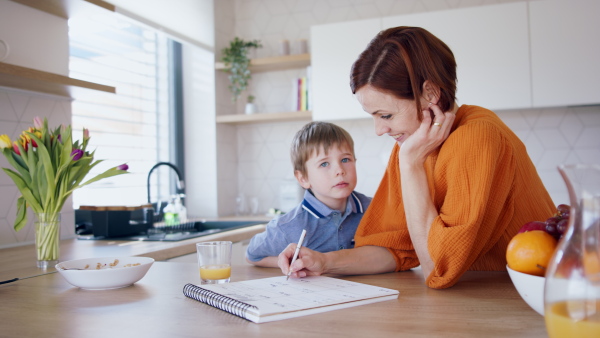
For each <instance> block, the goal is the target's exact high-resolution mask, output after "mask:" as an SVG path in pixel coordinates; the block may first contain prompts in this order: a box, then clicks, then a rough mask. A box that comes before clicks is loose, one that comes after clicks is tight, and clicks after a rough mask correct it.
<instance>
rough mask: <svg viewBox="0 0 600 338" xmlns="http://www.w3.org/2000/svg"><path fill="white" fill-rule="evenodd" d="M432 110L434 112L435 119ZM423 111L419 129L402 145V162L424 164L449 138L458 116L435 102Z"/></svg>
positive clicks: (400, 156)
mask: <svg viewBox="0 0 600 338" xmlns="http://www.w3.org/2000/svg"><path fill="white" fill-rule="evenodd" d="M430 111H431V112H433V114H434V118H433V121H432V119H431V113H430ZM422 113H423V121H421V125H420V126H419V129H417V130H416V131H415V132H414V134H412V135H411V136H409V137H408V138H407V139H406V140H405V141H404V142H403V143H402V144H401V146H400V153H399V159H400V162H404V163H405V164H408V165H417V164H418V165H421V164H423V163H424V162H425V159H426V158H427V156H429V154H431V153H432V152H433V151H434V150H435V149H437V148H438V147H439V146H440V145H441V144H442V143H443V142H444V141H445V140H446V139H447V138H448V135H450V130H451V129H452V124H453V123H454V118H455V117H456V116H455V114H454V113H453V112H445V113H444V112H442V110H441V109H440V108H439V107H438V106H437V105H435V104H430V105H429V107H428V109H425V110H423V112H422Z"/></svg>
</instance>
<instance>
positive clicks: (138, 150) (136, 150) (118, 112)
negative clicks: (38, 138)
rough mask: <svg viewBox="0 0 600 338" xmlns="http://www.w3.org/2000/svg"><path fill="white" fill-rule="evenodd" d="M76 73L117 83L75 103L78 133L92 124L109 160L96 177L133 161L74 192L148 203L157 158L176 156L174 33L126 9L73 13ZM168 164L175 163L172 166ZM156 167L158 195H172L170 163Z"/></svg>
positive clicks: (109, 201) (101, 201) (107, 201)
mask: <svg viewBox="0 0 600 338" xmlns="http://www.w3.org/2000/svg"><path fill="white" fill-rule="evenodd" d="M69 43H70V47H69V48H70V60H69V72H70V76H71V77H74V78H78V79H82V80H87V81H92V82H96V83H102V84H106V85H109V86H114V87H116V90H117V93H116V95H115V94H106V93H94V94H90V95H88V96H86V97H82V98H78V99H77V100H75V101H73V103H72V125H73V131H74V138H78V139H81V138H82V131H83V128H87V129H89V131H90V136H91V139H90V143H89V144H90V145H89V148H88V149H90V150H94V149H95V151H96V153H95V158H96V159H103V160H104V161H103V162H102V163H101V164H99V165H98V166H96V167H95V168H94V172H92V173H91V174H90V175H89V177H93V175H95V174H98V173H100V172H102V171H104V170H106V169H108V168H110V167H112V166H115V165H119V164H122V163H127V164H128V165H129V172H130V174H128V175H120V176H117V177H112V178H108V179H104V180H101V181H99V182H96V183H93V184H91V185H89V186H86V187H85V188H83V189H78V190H76V191H75V192H74V194H73V204H74V207H75V208H78V207H79V206H81V205H140V204H144V203H146V202H147V188H146V180H147V177H148V173H149V171H150V169H151V168H152V166H153V165H154V164H156V163H158V162H161V161H169V156H170V154H169V130H170V129H171V128H170V126H169V123H170V118H169V78H170V77H169V72H168V55H169V53H168V38H167V37H166V36H164V35H162V34H160V33H159V32H156V31H153V30H151V29H149V28H146V27H145V26H143V25H141V24H139V23H136V22H134V21H133V20H131V19H129V18H127V17H124V16H122V15H120V14H118V13H112V12H107V13H103V14H99V13H95V14H93V15H81V16H75V17H73V18H71V19H70V20H69ZM166 169H168V168H166ZM166 169H161V170H155V171H154V172H153V173H152V180H151V182H152V184H151V192H150V195H151V196H153V201H152V202H156V201H158V200H159V198H160V199H161V200H166V199H167V197H168V195H169V191H171V189H170V186H169V185H170V181H171V179H170V177H171V173H169V171H168V170H166Z"/></svg>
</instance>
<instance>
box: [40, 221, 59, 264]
mask: <svg viewBox="0 0 600 338" xmlns="http://www.w3.org/2000/svg"><path fill="white" fill-rule="evenodd" d="M36 216H37V220H36V222H35V246H36V250H37V259H38V261H55V260H58V256H59V246H58V245H59V239H60V213H36Z"/></svg>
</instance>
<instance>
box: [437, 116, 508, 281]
mask: <svg viewBox="0 0 600 338" xmlns="http://www.w3.org/2000/svg"><path fill="white" fill-rule="evenodd" d="M513 155H514V154H513V148H512V147H511V145H510V142H508V141H507V140H506V139H505V137H504V136H503V135H502V133H501V132H499V130H498V129H497V128H496V127H495V126H494V125H493V124H489V123H474V124H471V125H469V127H464V128H458V129H457V130H456V131H455V132H454V133H452V134H451V136H450V137H449V138H448V139H447V140H446V142H445V144H444V145H443V147H442V149H441V150H440V153H439V155H438V159H437V161H436V163H435V168H433V169H432V170H433V171H434V173H433V177H435V180H434V182H433V184H434V191H435V196H433V199H434V203H435V204H436V207H437V208H438V210H439V216H438V217H436V218H435V219H434V221H433V223H432V224H431V228H430V230H429V237H428V249H429V254H430V255H431V258H432V260H433V262H434V269H433V271H432V273H431V274H430V275H429V276H428V278H427V281H426V283H427V285H428V286H430V287H432V288H446V287H449V286H452V285H454V284H455V283H456V282H457V281H458V279H459V278H460V276H462V274H463V273H464V272H465V271H467V270H468V269H469V267H470V266H471V265H472V264H473V263H474V262H475V261H476V260H477V259H478V258H479V257H481V256H482V255H484V254H485V253H486V252H488V251H489V250H490V249H491V248H492V247H493V246H494V245H495V244H496V243H497V242H498V240H499V239H500V237H501V236H502V235H503V233H504V232H505V230H506V227H507V226H508V224H509V222H510V219H511V218H512V216H513V212H512V210H514V205H513V201H512V198H511V197H510V196H511V194H510V193H511V191H512V190H513V188H514V180H515V178H514V177H515V171H516V163H515V159H514V156H513ZM431 183H432V182H430V184H431Z"/></svg>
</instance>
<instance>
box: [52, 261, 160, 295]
mask: <svg viewBox="0 0 600 338" xmlns="http://www.w3.org/2000/svg"><path fill="white" fill-rule="evenodd" d="M152 263H154V258H149V257H101V258H86V259H76V260H72V261H66V262H60V263H58V264H56V266H55V267H56V270H58V272H59V273H60V274H61V275H62V276H63V277H64V278H65V279H66V280H67V282H69V283H70V284H72V285H74V286H77V287H80V288H82V289H88V290H108V289H117V288H122V287H126V286H129V285H132V284H133V283H135V282H137V281H139V280H140V279H142V277H144V276H145V275H146V272H148V270H149V269H150V267H151V266H152ZM69 269H74V270H69Z"/></svg>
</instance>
